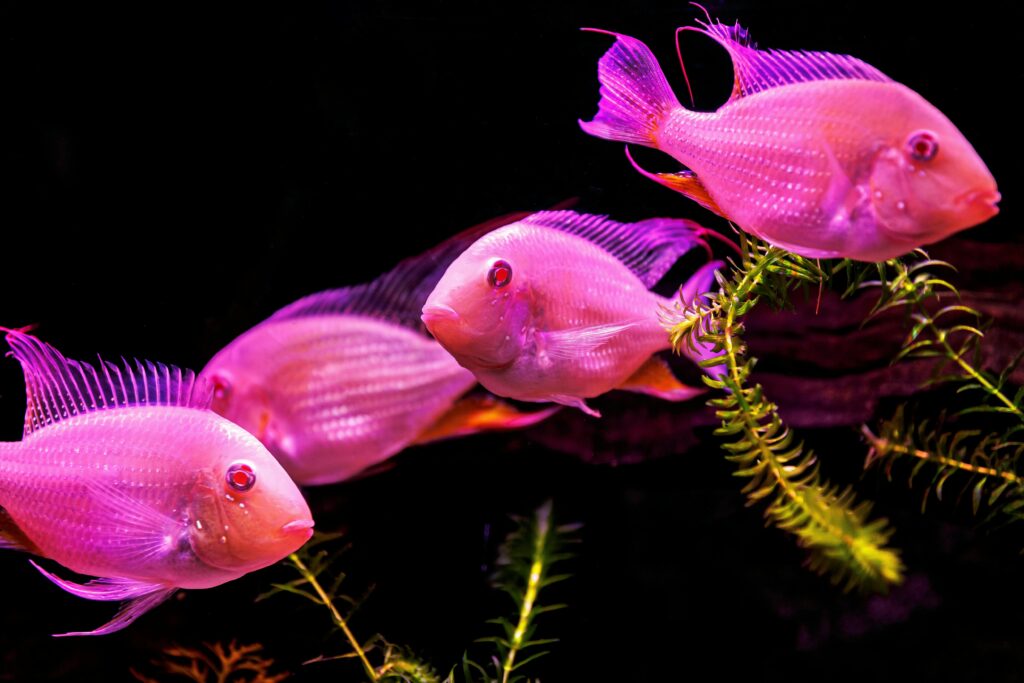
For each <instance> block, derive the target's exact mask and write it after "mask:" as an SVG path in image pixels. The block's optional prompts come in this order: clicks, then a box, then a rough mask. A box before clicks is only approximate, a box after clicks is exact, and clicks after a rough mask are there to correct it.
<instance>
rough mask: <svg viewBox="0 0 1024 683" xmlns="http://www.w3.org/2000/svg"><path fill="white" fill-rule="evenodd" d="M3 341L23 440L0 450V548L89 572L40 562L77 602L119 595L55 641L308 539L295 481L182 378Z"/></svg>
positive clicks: (13, 339)
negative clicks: (78, 577)
mask: <svg viewBox="0 0 1024 683" xmlns="http://www.w3.org/2000/svg"><path fill="white" fill-rule="evenodd" d="M7 340H8V342H9V343H10V345H11V348H12V351H13V354H14V356H15V357H16V358H17V359H18V360H19V361H20V362H21V363H22V367H23V368H24V370H25V375H26V385H27V393H28V410H27V412H26V429H25V436H24V438H23V440H22V441H20V442H16V443H4V444H0V507H2V509H3V511H4V515H3V516H2V518H0V546H4V545H6V546H9V547H17V548H19V549H22V550H28V551H30V552H33V553H35V554H37V555H40V556H42V557H46V558H49V559H51V560H54V561H56V562H58V563H60V564H61V565H63V566H65V567H67V568H69V569H71V570H73V571H76V572H79V573H82V574H88V575H92V576H97V577H100V578H99V579H96V580H94V581H91V582H89V583H86V584H81V585H80V584H75V583H72V582H70V581H66V580H64V579H60V578H59V577H57V576H55V575H54V574H51V573H50V572H48V571H46V570H43V569H42V568H40V571H42V572H43V573H44V574H45V575H46V576H47V577H48V578H50V579H51V580H52V581H54V582H55V583H57V584H58V585H60V586H61V587H62V588H64V589H65V590H68V591H69V592H71V593H73V594H75V595H79V596H80V597H85V598H89V599H94V600H128V601H130V602H128V604H127V605H126V606H125V607H124V608H123V609H122V611H121V612H120V613H119V614H118V615H117V616H116V617H115V619H114V620H113V621H111V622H110V623H108V624H107V625H105V626H103V627H101V628H100V629H97V630H95V631H92V632H88V633H74V634H65V635H97V634H101V633H109V632H112V631H115V630H118V629H120V628H123V627H124V626H127V625H128V624H129V623H131V621H133V620H134V619H135V618H136V617H138V616H139V615H140V614H142V613H143V612H145V611H147V610H148V609H151V608H152V607H154V606H155V605H157V604H159V603H160V602H162V601H163V600H164V599H166V598H167V597H168V596H169V595H170V594H171V593H173V592H174V591H175V590H177V589H178V588H210V587H212V586H216V585H219V584H222V583H225V582H226V581H230V580H232V579H235V578H238V577H240V576H242V575H244V574H246V573H248V572H250V571H254V570H256V569H260V568H262V567H265V566H268V565H270V564H273V563H275V562H277V561H279V560H280V559H282V558H283V557H285V556H286V555H288V553H291V552H294V551H295V550H297V549H298V548H299V547H300V546H301V545H302V544H303V543H305V541H306V540H307V539H308V538H309V537H310V536H311V535H312V526H313V521H312V517H311V515H310V512H309V508H308V506H307V505H306V502H305V500H304V499H303V497H302V494H301V493H300V492H299V491H298V489H297V488H296V486H295V484H294V483H293V482H292V480H291V479H290V478H289V477H288V475H287V474H286V473H285V471H284V470H283V469H282V468H281V466H280V465H279V464H278V463H277V462H276V461H275V460H274V458H273V456H271V455H270V453H268V452H267V450H266V449H265V448H264V447H263V446H262V444H260V443H259V441H257V440H256V439H255V438H254V437H252V436H251V435H250V434H248V433H247V432H246V431H245V430H243V429H241V428H240V427H238V426H237V425H234V424H232V423H231V422H229V421H228V420H225V419H224V418H222V417H220V416H218V415H216V414H215V413H213V412H211V411H210V410H209V409H208V408H207V407H206V403H207V402H208V399H207V398H205V397H204V392H203V391H202V389H201V386H200V387H197V386H196V385H195V384H194V382H193V376H192V375H191V373H188V372H182V371H180V370H178V369H177V368H170V367H167V366H163V365H159V366H157V365H153V364H147V365H142V364H138V365H136V366H135V367H131V366H128V365H127V364H126V365H125V366H117V365H114V364H112V363H106V362H102V361H101V363H100V365H99V366H95V367H94V366H91V365H89V364H86V363H81V362H78V361H69V360H67V359H65V358H64V357H63V356H62V355H60V353H59V352H58V351H56V349H54V348H53V347H51V346H49V345H47V344H44V343H42V342H40V341H39V340H37V339H35V338H34V337H31V336H30V335H27V334H24V333H21V332H16V331H7ZM205 393H207V394H208V392H205ZM37 566H38V565H37Z"/></svg>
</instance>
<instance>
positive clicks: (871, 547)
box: [665, 233, 903, 590]
mask: <svg viewBox="0 0 1024 683" xmlns="http://www.w3.org/2000/svg"><path fill="white" fill-rule="evenodd" d="M739 244H740V257H739V260H738V261H737V260H730V265H731V267H732V273H731V274H730V275H729V276H724V275H721V274H718V276H717V280H718V284H719V290H718V292H717V293H714V294H709V295H708V297H706V298H705V299H703V300H702V299H701V298H700V297H698V298H697V299H696V300H695V301H694V302H693V303H692V304H690V305H688V306H687V305H686V304H685V303H684V302H681V301H680V302H677V304H676V307H675V308H674V309H672V310H667V311H666V312H665V322H666V324H667V326H668V328H669V334H670V337H671V340H672V346H673V348H674V349H675V350H676V351H677V352H681V351H682V350H683V349H684V348H686V347H689V348H691V349H694V350H695V349H696V348H697V345H698V343H702V344H710V345H711V347H712V351H711V353H710V357H709V358H707V359H706V360H704V361H702V362H701V365H702V366H703V367H705V368H713V367H717V366H722V367H724V369H725V372H724V373H722V374H721V375H720V378H719V379H716V378H713V377H711V376H707V375H706V376H705V377H704V382H705V383H706V384H707V385H708V386H710V387H712V388H714V389H720V390H724V394H722V395H719V396H717V397H716V398H713V399H711V401H710V402H709V405H710V406H712V407H713V408H714V409H715V413H716V415H717V416H718V417H719V418H720V419H721V426H720V427H719V428H718V429H716V430H715V434H717V435H718V436H720V437H723V444H722V447H723V449H724V450H725V453H726V458H727V459H728V460H730V461H732V462H734V463H736V465H737V467H738V468H739V469H738V470H737V471H736V472H735V474H736V476H740V477H746V478H748V479H749V482H748V483H747V485H746V486H745V487H744V488H743V493H745V494H746V495H747V500H748V503H749V504H750V505H753V504H756V503H758V502H760V501H762V500H768V501H769V503H768V507H767V508H766V510H765V514H766V516H767V517H768V519H769V520H770V521H771V522H772V523H773V524H775V525H776V526H777V527H779V528H781V529H783V530H785V531H787V532H789V533H791V534H793V535H795V536H796V537H797V540H798V543H799V544H800V545H801V546H803V547H805V548H807V549H808V550H809V551H810V558H809V565H810V567H811V568H812V569H814V570H815V571H818V572H820V573H827V574H829V575H830V577H831V580H832V581H833V582H834V583H843V584H844V588H845V589H847V590H849V589H851V588H860V589H866V590H880V589H884V588H885V587H886V586H887V585H889V584H893V583H898V582H899V581H900V580H901V578H902V574H903V564H902V562H901V561H900V557H899V554H898V553H897V552H896V551H895V550H893V549H891V548H888V547H887V546H886V544H887V543H888V541H889V537H890V536H891V535H892V529H891V527H890V526H889V525H888V523H887V521H886V520H884V519H877V520H872V521H869V519H868V516H869V514H870V511H871V503H870V502H866V501H864V502H859V501H857V500H856V497H855V495H854V493H853V490H852V489H851V488H849V487H847V488H840V487H838V486H835V485H833V484H830V483H829V482H828V481H826V480H825V479H824V478H823V477H822V475H821V472H820V471H819V466H818V460H817V458H816V456H815V455H814V454H813V452H811V451H810V450H807V449H805V448H804V445H803V443H802V442H799V441H797V440H796V438H795V436H794V434H793V431H792V430H791V429H790V428H789V427H787V426H786V425H785V423H784V422H783V420H782V417H781V416H780V415H779V412H778V408H777V406H776V405H775V404H774V403H772V402H771V401H770V400H769V399H768V398H767V397H766V396H765V393H764V390H763V388H762V387H761V385H759V384H757V383H754V382H752V381H751V373H752V371H753V368H754V365H755V364H756V359H755V358H753V357H751V356H750V355H749V354H748V352H747V346H746V344H745V343H744V341H743V332H744V324H743V317H744V316H745V315H746V314H747V313H749V312H750V310H751V309H753V307H754V306H756V305H757V304H758V303H759V302H760V301H762V300H764V301H767V302H768V303H770V304H772V305H773V306H775V307H782V306H784V305H786V304H787V303H788V301H789V297H790V295H791V293H792V291H793V290H794V289H795V288H797V287H799V286H809V285H817V286H822V285H823V284H824V283H825V282H826V280H829V279H831V278H830V273H829V272H827V271H826V270H824V269H822V268H821V267H820V266H819V265H818V264H817V263H816V262H814V261H812V260H809V259H807V258H804V257H802V256H797V255H795V254H791V253H788V252H786V251H784V250H782V249H779V248H778V247H773V246H770V245H768V244H766V243H764V242H760V241H758V240H756V239H751V238H748V237H747V236H746V235H744V234H742V233H740V234H739Z"/></svg>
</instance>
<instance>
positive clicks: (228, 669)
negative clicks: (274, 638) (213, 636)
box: [129, 640, 289, 683]
mask: <svg viewBox="0 0 1024 683" xmlns="http://www.w3.org/2000/svg"><path fill="white" fill-rule="evenodd" d="M262 650H263V646H262V645H260V644H258V643H251V644H249V645H239V644H238V643H237V642H236V641H234V640H232V641H231V642H230V643H228V644H227V646H226V647H225V646H224V645H223V644H222V643H204V644H203V649H198V648H191V647H183V646H181V645H172V646H171V647H168V648H165V649H164V650H163V654H164V657H163V659H155V660H153V661H152V662H151V663H152V664H153V666H156V667H158V668H159V669H161V671H162V673H164V674H168V675H170V676H173V677H174V678H175V679H181V678H184V679H187V680H190V681H195V682H196V683H280V681H283V680H285V679H286V678H288V675H289V674H288V673H284V672H282V673H276V674H275V673H271V672H270V668H271V667H272V666H273V665H274V660H273V659H267V658H266V657H263V656H261V655H260V654H258V653H259V652H261V651H262ZM129 671H130V672H131V674H132V676H133V677H135V679H136V680H139V681H142V683H165V682H166V681H167V680H170V679H168V678H165V677H162V678H155V677H153V676H149V675H146V674H143V673H140V672H138V671H136V670H135V669H130V670H129Z"/></svg>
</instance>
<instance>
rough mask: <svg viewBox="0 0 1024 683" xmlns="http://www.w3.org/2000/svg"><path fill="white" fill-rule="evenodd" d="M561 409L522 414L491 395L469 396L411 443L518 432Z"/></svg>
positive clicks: (555, 408)
mask: <svg viewBox="0 0 1024 683" xmlns="http://www.w3.org/2000/svg"><path fill="white" fill-rule="evenodd" d="M559 409H560V408H559V407H557V406H556V407H554V408H546V409H544V410H537V411H533V412H524V411H521V410H519V409H518V408H516V407H515V406H513V405H512V404H510V403H506V402H505V401H502V400H500V399H497V398H495V397H493V396H468V397H466V398H463V399H461V400H459V401H458V402H456V403H455V405H453V406H452V407H451V408H450V409H449V410H448V412H447V413H445V414H444V415H442V416H441V417H440V418H439V419H438V420H437V421H436V422H435V423H434V424H432V425H431V426H430V427H428V428H427V429H425V430H424V431H423V432H422V433H421V434H420V435H419V436H418V437H416V440H415V441H413V443H414V444H422V443H429V442H431V441H440V440H441V439H450V438H452V437H456V436H465V435H467V434H475V433H477V432H483V431H493V430H503V429H521V428H523V427H529V426H530V425H534V424H537V423H538V422H540V421H542V420H545V419H547V418H548V417H550V416H551V415H552V414H553V413H555V412H557V411H558V410H559Z"/></svg>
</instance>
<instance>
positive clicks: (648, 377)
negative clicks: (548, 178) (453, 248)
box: [423, 211, 721, 415]
mask: <svg viewBox="0 0 1024 683" xmlns="http://www.w3.org/2000/svg"><path fill="white" fill-rule="evenodd" d="M703 232H704V230H703V228H701V227H700V226H698V225H696V224H695V223H692V222H690V221H685V220H673V219H662V218H656V219H652V220H647V221H642V222H640V223H616V222H615V221H611V220H608V219H607V218H605V217H603V216H588V215H584V214H577V213H574V212H572V211H554V212H550V211H548V212H541V213H536V214H533V215H532V216H529V217H528V218H524V219H523V220H520V221H517V222H515V223H513V224H511V225H508V226H505V227H502V228H499V229H497V230H495V231H493V232H490V233H488V234H487V235H485V236H483V237H481V238H480V239H479V240H477V241H476V242H474V243H473V245H472V246H470V247H469V248H468V249H467V250H466V251H465V252H464V253H462V254H461V255H460V256H459V257H458V258H457V259H455V261H454V262H453V263H452V264H451V266H450V267H449V268H448V270H447V271H446V272H445V274H444V275H443V276H442V277H441V279H440V281H439V282H438V283H437V286H436V287H435V288H434V291H433V292H431V293H430V296H429V297H428V298H427V301H426V304H425V305H424V306H423V321H424V323H426V325H427V328H428V329H429V330H430V332H431V333H432V334H433V335H434V337H435V338H436V339H437V340H438V341H439V342H440V343H441V344H442V345H443V346H444V347H445V348H446V349H448V351H449V352H451V354H452V355H453V356H455V359H456V360H458V362H459V363H460V364H461V365H462V366H463V367H465V368H467V369H469V370H472V371H473V373H474V374H475V375H476V378H477V379H478V380H479V381H480V383H481V384H482V385H483V386H484V387H486V388H487V389H488V390H490V391H492V392H494V393H495V394H498V395H499V396H508V397H511V398H514V399H518V400H520V401H537V402H554V403H560V404H563V405H568V406H574V407H577V408H579V409H580V410H583V411H584V412H586V413H589V414H591V415H597V412H596V411H594V410H592V409H591V408H590V407H589V406H587V404H586V401H585V399H587V398H591V397H594V396H599V395H600V394H603V393H605V392H607V391H610V390H612V389H616V388H618V389H626V390H630V391H638V392H642V393H647V394H652V395H654V396H659V397H661V398H664V399H667V400H671V401H681V400H685V399H688V398H690V397H692V396H694V395H696V394H698V393H700V392H701V390H700V389H694V388H691V387H687V386H684V385H683V384H681V383H680V382H679V381H678V380H677V379H676V378H675V377H674V376H673V375H672V373H671V372H670V371H669V369H668V367H667V365H666V364H665V363H664V361H662V360H661V359H660V358H657V357H655V356H652V354H654V353H657V352H659V351H662V350H664V349H667V348H669V340H668V334H667V333H666V331H665V329H664V327H662V325H661V323H660V322H659V311H660V310H661V308H662V307H663V306H666V305H668V300H666V299H664V298H662V297H660V296H658V295H657V294H654V293H653V292H650V291H648V288H650V287H652V286H654V284H655V283H656V282H657V281H658V280H659V279H660V278H661V277H662V275H664V274H665V272H666V271H668V269H669V268H670V267H671V266H672V265H673V264H674V263H675V262H676V261H677V260H678V259H679V258H680V257H681V256H682V255H683V254H685V253H686V252H688V251H689V250H690V249H692V248H693V247H695V246H697V245H698V244H701V239H700V235H701V234H702V233H703ZM720 266H721V264H720V263H717V262H715V263H710V264H708V265H706V266H704V267H703V268H701V269H700V270H699V271H698V272H697V273H696V274H695V275H694V276H693V277H692V278H691V280H690V281H689V282H688V283H687V284H686V285H685V287H684V298H686V297H688V300H692V299H693V297H694V296H696V295H697V294H701V293H704V292H706V291H708V289H709V287H710V285H711V282H712V280H713V275H714V270H715V269H716V268H718V267H720Z"/></svg>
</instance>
